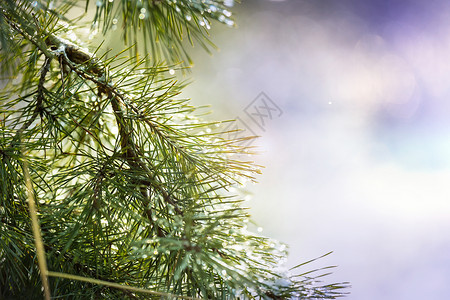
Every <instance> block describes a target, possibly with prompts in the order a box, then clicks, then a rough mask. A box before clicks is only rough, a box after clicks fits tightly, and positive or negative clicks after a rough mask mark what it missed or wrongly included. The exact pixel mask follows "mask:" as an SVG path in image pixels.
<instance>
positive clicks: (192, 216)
mask: <svg viewBox="0 0 450 300" xmlns="http://www.w3.org/2000/svg"><path fill="white" fill-rule="evenodd" d="M230 2H232V1H227V0H142V1H141V0H139V1H137V0H136V1H134V0H131V1H130V0H109V1H101V0H99V1H97V2H96V3H90V1H88V0H87V1H74V0H65V1H43V0H40V1H31V0H30V1H25V0H22V1H12V0H4V1H2V2H1V3H0V42H1V51H0V60H1V73H2V80H1V85H2V86H3V89H2V91H1V93H0V122H1V123H0V159H1V163H0V179H1V180H0V232H1V238H0V298H2V299H42V298H43V297H44V298H45V299H50V295H51V297H54V298H55V299H57V298H58V299H141V298H163V299H166V298H167V299H172V298H185V299H194V298H204V299H233V298H240V299H260V298H263V299H285V298H290V297H298V298H301V299H313V298H314V299H316V298H326V299H334V298H336V297H339V296H341V295H342V292H340V291H341V289H342V288H344V287H345V286H346V284H328V285H323V284H320V283H319V284H317V283H315V282H318V280H317V277H321V274H322V273H321V272H319V273H317V271H318V270H316V271H315V272H306V273H304V274H303V275H298V276H291V275H289V274H283V273H282V272H277V271H276V270H277V267H278V262H279V260H280V259H281V258H284V257H285V256H286V255H287V252H286V250H285V246H284V245H282V244H280V243H278V242H276V241H273V240H271V239H268V238H265V237H262V236H260V235H257V234H254V233H251V232H249V231H248V230H247V226H246V224H247V223H248V221H249V215H248V213H247V211H246V209H245V208H243V207H242V203H241V200H240V199H239V197H237V196H236V195H234V194H233V193H231V192H229V190H230V188H231V187H233V186H236V185H239V184H240V182H242V181H243V179H245V178H250V179H252V178H253V176H254V174H255V173H257V172H259V171H258V167H257V166H255V165H254V164H253V163H251V162H246V161H243V160H242V159H241V155H242V154H247V153H249V151H250V149H248V148H245V147H243V146H241V145H242V143H241V142H242V140H239V139H237V140H229V139H228V138H227V137H229V135H226V134H224V128H225V126H224V124H225V125H226V123H225V122H204V121H202V120H201V119H200V118H199V116H198V115H199V113H198V110H197V109H196V108H194V107H191V106H190V105H189V103H188V101H187V100H185V99H183V98H182V97H181V96H180V95H179V93H180V90H181V88H182V86H183V84H180V83H178V82H177V81H176V80H175V78H174V76H173V69H176V68H178V69H182V68H183V67H184V66H185V65H188V64H189V63H190V58H189V55H188V54H187V52H186V50H185V49H186V41H185V40H187V41H188V42H189V43H192V44H194V43H195V44H200V45H202V46H203V47H204V48H205V49H207V50H208V49H211V48H212V47H213V44H212V43H211V42H210V40H209V39H208V29H209V26H210V24H211V23H210V22H214V21H217V22H219V23H225V24H232V22H233V21H232V19H230V16H231V13H230V12H229V7H228V6H229V4H230ZM80 3H81V5H82V6H83V7H81V9H83V11H85V12H86V13H87V12H89V11H92V10H91V9H90V8H91V7H94V9H95V15H94V16H93V17H92V15H89V14H82V16H81V17H78V16H77V17H71V16H73V15H74V13H73V12H74V10H76V9H80V7H78V6H80ZM86 28H88V29H90V30H91V34H92V33H95V32H97V31H98V32H99V33H100V34H103V36H105V35H106V34H108V33H110V32H114V34H115V35H117V36H119V33H120V36H121V37H122V38H123V41H124V42H125V44H124V45H131V47H126V46H124V47H123V48H124V49H125V50H123V51H121V52H119V53H111V51H107V50H105V49H104V47H103V46H102V45H100V46H99V47H95V48H92V47H93V46H92V45H91V44H89V41H90V39H89V38H86V39H85V40H81V39H80V38H79V36H82V34H81V35H77V34H80V32H82V30H85V29H86ZM85 47H87V48H90V50H91V51H92V52H91V51H89V50H88V49H87V48H85ZM142 53H143V54H144V55H142ZM127 55H128V56H129V57H128V56H127ZM163 61H165V63H163ZM180 61H184V62H185V63H181V64H180V63H179V62H180ZM302 265H303V264H302ZM314 274H315V275H314Z"/></svg>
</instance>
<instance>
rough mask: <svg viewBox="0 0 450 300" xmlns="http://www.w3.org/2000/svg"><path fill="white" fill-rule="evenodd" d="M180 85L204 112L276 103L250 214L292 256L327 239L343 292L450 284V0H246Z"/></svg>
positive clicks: (298, 257)
mask: <svg viewBox="0 0 450 300" xmlns="http://www.w3.org/2000/svg"><path fill="white" fill-rule="evenodd" d="M233 9H234V11H235V18H236V23H237V25H238V29H237V30H230V29H228V28H222V27H220V26H217V25H215V24H213V25H212V27H213V28H212V30H213V32H212V36H213V37H215V38H214V40H215V41H216V43H217V44H218V46H219V47H220V48H221V51H220V52H218V53H215V54H214V55H213V56H212V57H205V54H204V53H203V52H200V51H199V52H198V53H195V55H194V61H195V62H196V65H195V67H194V68H193V74H192V77H193V78H194V80H195V81H194V82H193V83H192V84H191V85H190V86H189V87H188V88H187V90H186V92H185V93H184V95H185V96H188V97H191V98H192V99H193V101H194V102H195V103H197V104H207V103H212V104H213V105H212V109H213V114H212V116H211V118H213V119H230V118H235V117H239V118H242V119H243V120H244V121H245V122H246V123H247V124H251V120H250V119H249V118H248V116H247V115H246V114H245V112H244V109H245V108H246V107H247V105H248V104H249V103H251V102H252V101H253V99H255V97H256V96H257V95H258V94H259V93H260V92H262V91H263V92H265V93H266V94H267V95H268V96H269V97H270V99H272V101H274V102H275V103H276V104H277V105H278V106H279V107H280V108H281V110H282V111H283V114H282V116H281V117H279V118H274V119H272V120H270V122H267V124H266V126H265V128H264V130H260V129H258V127H257V126H255V125H253V126H254V127H253V129H254V130H255V131H256V134H258V135H260V136H261V138H260V139H259V140H258V141H257V142H256V143H255V144H256V145H257V146H258V149H259V151H260V152H261V154H260V155H259V156H257V157H256V158H255V159H256V160H257V162H258V163H260V164H262V165H264V166H265V169H264V170H263V174H262V175H261V176H259V177H258V180H259V184H256V185H251V186H249V190H250V192H251V193H252V195H253V197H252V200H251V201H250V202H249V206H251V208H252V210H251V212H252V215H253V219H254V220H255V221H256V223H257V224H258V225H257V227H255V228H258V227H259V226H261V227H262V228H264V231H263V233H264V234H265V235H269V236H271V237H274V238H277V239H279V240H281V241H283V242H286V243H288V244H289V245H290V257H289V260H288V262H287V264H288V265H289V266H293V265H295V264H298V263H300V262H302V261H306V260H308V259H310V258H314V257H317V256H319V255H321V254H324V253H326V252H328V251H334V254H333V255H331V256H329V257H327V258H325V259H323V260H322V261H319V262H318V266H320V265H322V266H324V265H326V264H338V265H339V267H338V268H337V269H336V270H335V271H334V272H335V273H334V274H333V275H332V276H331V277H330V278H329V279H325V280H336V281H342V280H348V281H350V282H351V283H352V286H353V288H352V289H351V295H349V296H348V297H347V299H350V300H352V299H367V300H372V299H373V300H375V299H376V300H379V299H383V300H389V299H392V300H394V299H395V300H397V299H409V300H411V299H434V300H435V299H448V295H449V294H450V253H449V251H448V250H449V247H450V237H448V235H447V230H449V229H450V199H449V198H450V184H449V181H450V101H448V98H449V96H450V59H449V55H450V2H448V1H445V0H431V1H420V0H415V1H414V0H410V1H400V0H384V1H364V0H352V1H350V0H341V1H333V0H323V1H306V0H285V1H268V0H265V1H264V0H260V1H256V0H253V1H251V0H247V1H243V3H242V4H240V5H235V6H234V7H233Z"/></svg>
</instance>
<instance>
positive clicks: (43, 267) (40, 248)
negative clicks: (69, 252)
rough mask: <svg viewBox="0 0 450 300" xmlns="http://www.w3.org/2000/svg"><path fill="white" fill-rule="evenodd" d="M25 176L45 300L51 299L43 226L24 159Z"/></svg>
mask: <svg viewBox="0 0 450 300" xmlns="http://www.w3.org/2000/svg"><path fill="white" fill-rule="evenodd" d="M23 176H24V177H25V183H26V187H27V194H28V209H29V211H30V217H31V226H32V228H33V236H34V243H35V245H36V254H37V260H38V266H39V271H40V275H41V280H42V287H43V289H44V296H45V300H50V297H51V295H50V287H49V284H48V269H47V261H46V260H45V250H44V243H43V241H42V236H41V227H40V225H39V220H38V216H37V210H36V203H35V200H34V196H33V194H34V192H33V185H32V183H31V178H30V172H29V170H28V163H27V162H26V160H24V161H23Z"/></svg>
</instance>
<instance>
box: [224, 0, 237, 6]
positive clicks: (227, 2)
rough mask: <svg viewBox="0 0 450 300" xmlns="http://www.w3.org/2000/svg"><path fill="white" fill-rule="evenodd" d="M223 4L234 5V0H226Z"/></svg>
mask: <svg viewBox="0 0 450 300" xmlns="http://www.w3.org/2000/svg"><path fill="white" fill-rule="evenodd" d="M223 5H225V6H228V7H232V6H233V5H234V0H224V1H223Z"/></svg>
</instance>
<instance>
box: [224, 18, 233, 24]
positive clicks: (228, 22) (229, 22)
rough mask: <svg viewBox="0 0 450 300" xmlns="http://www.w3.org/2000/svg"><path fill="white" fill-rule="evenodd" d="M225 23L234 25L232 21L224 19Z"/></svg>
mask: <svg viewBox="0 0 450 300" xmlns="http://www.w3.org/2000/svg"><path fill="white" fill-rule="evenodd" d="M225 24H227V25H228V26H233V25H234V21H233V20H230V19H228V20H226V21H225Z"/></svg>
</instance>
